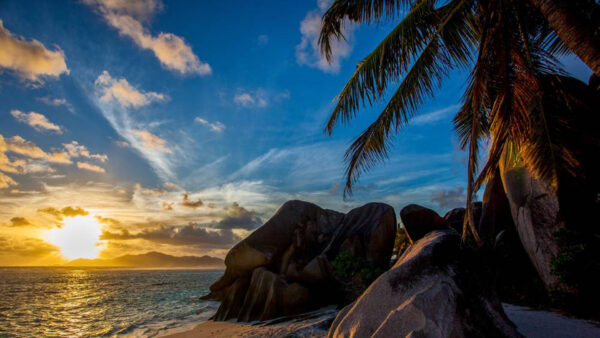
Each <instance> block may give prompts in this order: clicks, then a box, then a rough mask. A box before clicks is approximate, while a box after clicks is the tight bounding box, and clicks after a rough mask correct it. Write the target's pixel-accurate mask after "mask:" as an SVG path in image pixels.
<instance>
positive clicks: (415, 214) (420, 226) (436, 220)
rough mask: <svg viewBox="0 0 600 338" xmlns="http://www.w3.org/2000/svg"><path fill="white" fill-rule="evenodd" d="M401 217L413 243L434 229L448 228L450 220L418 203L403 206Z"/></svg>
mask: <svg viewBox="0 0 600 338" xmlns="http://www.w3.org/2000/svg"><path fill="white" fill-rule="evenodd" d="M400 219H401V220H402V225H403V226H404V229H406V233H407V234H408V238H409V239H410V241H411V243H412V242H416V241H418V240H419V239H421V238H423V236H425V235H426V234H428V233H429V232H431V231H433V230H441V229H447V228H448V222H447V221H446V220H445V219H443V218H442V217H440V215H438V214H437V213H436V212H435V211H433V210H431V209H428V208H425V207H422V206H420V205H417V204H409V205H407V206H405V207H404V208H402V210H400Z"/></svg>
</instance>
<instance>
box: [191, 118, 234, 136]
mask: <svg viewBox="0 0 600 338" xmlns="http://www.w3.org/2000/svg"><path fill="white" fill-rule="evenodd" d="M194 122H196V123H200V124H202V125H204V126H207V127H208V128H209V129H210V130H211V131H213V132H215V133H222V132H223V131H224V130H225V128H227V127H226V126H225V125H224V124H223V123H221V122H219V121H215V122H208V121H207V120H205V119H203V118H201V117H200V116H196V118H195V119H194Z"/></svg>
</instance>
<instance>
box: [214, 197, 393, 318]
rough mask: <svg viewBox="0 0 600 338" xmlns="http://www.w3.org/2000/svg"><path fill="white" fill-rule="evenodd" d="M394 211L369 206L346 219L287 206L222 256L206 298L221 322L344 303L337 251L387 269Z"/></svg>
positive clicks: (295, 204) (291, 204)
mask: <svg viewBox="0 0 600 338" xmlns="http://www.w3.org/2000/svg"><path fill="white" fill-rule="evenodd" d="M396 226H397V225H396V217H395V213H394V209H393V208H392V207H390V206H389V205H386V204H381V203H369V204H366V205H364V206H362V207H360V208H356V209H354V210H352V211H350V212H349V213H348V214H346V215H344V214H342V213H339V212H336V211H332V210H326V209H322V208H320V207H318V206H317V205H315V204H312V203H308V202H302V201H290V202H286V203H285V204H284V205H283V206H281V208H280V209H279V210H278V211H277V212H276V213H275V215H274V216H273V217H272V218H271V219H270V220H269V221H268V222H266V223H265V224H264V225H263V226H262V227H260V228H258V229H257V230H256V231H254V232H253V233H252V234H250V235H249V236H248V237H247V238H246V239H244V240H242V241H241V242H240V243H238V244H237V245H235V246H234V247H233V248H232V249H231V250H230V252H229V253H228V254H227V257H226V258H225V265H226V270H225V273H224V274H223V276H222V277H221V278H220V279H219V280H217V281H216V282H215V283H214V284H213V285H211V287H210V290H211V294H210V295H209V296H208V298H212V299H216V300H220V301H221V305H220V307H219V309H218V310H217V313H216V314H215V316H214V319H216V320H229V319H232V318H236V319H237V320H238V321H254V320H267V319H271V318H275V317H279V316H288V315H293V314H297V313H302V312H305V311H310V310H314V309H316V308H319V307H321V306H323V305H328V304H341V303H342V302H343V300H344V299H346V298H347V297H346V296H345V295H344V290H345V289H344V288H342V287H340V280H339V278H337V275H336V268H335V266H334V265H335V264H334V263H335V260H336V258H337V257H338V255H339V254H340V253H344V254H346V255H348V254H349V255H351V257H354V258H355V259H357V260H360V261H364V262H367V264H368V265H369V266H373V267H374V268H380V269H381V270H382V271H383V270H385V269H387V268H388V267H389V264H390V263H389V262H390V257H391V255H392V250H393V246H394V238H395V234H396Z"/></svg>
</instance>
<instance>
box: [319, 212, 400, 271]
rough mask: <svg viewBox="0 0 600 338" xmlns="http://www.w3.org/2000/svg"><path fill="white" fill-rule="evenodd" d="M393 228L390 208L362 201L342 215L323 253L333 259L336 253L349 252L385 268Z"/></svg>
mask: <svg viewBox="0 0 600 338" xmlns="http://www.w3.org/2000/svg"><path fill="white" fill-rule="evenodd" d="M396 227H397V224H396V215H395V213H394V208H392V207H390V206H389V205H387V204H383V203H369V204H365V205H363V206H362V207H359V208H356V209H353V210H351V211H350V212H349V213H348V214H347V215H346V216H344V218H343V220H342V224H341V226H340V227H339V228H338V230H337V231H336V233H335V234H334V235H333V238H332V240H331V242H330V243H329V245H328V246H327V248H326V249H325V250H324V253H325V254H326V255H327V256H328V257H329V258H330V259H335V256H336V255H337V253H339V252H344V251H349V252H351V253H352V254H353V255H354V256H356V257H359V256H361V257H363V256H364V257H366V259H367V260H368V261H369V262H371V263H372V264H373V265H374V266H376V267H380V268H383V269H387V268H388V267H389V265H390V257H391V255H392V250H393V249H394V241H393V238H394V236H395V235H396ZM390 239H392V240H390Z"/></svg>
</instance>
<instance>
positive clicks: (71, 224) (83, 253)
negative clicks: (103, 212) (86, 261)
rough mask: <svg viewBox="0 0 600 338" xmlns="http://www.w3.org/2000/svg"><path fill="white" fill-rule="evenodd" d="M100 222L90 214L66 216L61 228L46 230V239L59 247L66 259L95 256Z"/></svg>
mask: <svg viewBox="0 0 600 338" xmlns="http://www.w3.org/2000/svg"><path fill="white" fill-rule="evenodd" d="M100 234H101V230H100V224H98V221H97V220H96V219H95V218H94V217H92V216H77V217H68V218H66V219H65V221H64V226H63V227H62V228H56V229H52V230H50V231H48V237H47V238H48V241H49V242H50V243H52V244H54V245H56V246H58V247H59V248H60V252H61V254H62V255H63V256H64V257H66V258H68V259H75V258H96V257H98V252H99V251H100V249H101V246H100V245H99V244H100V243H99V238H100Z"/></svg>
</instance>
